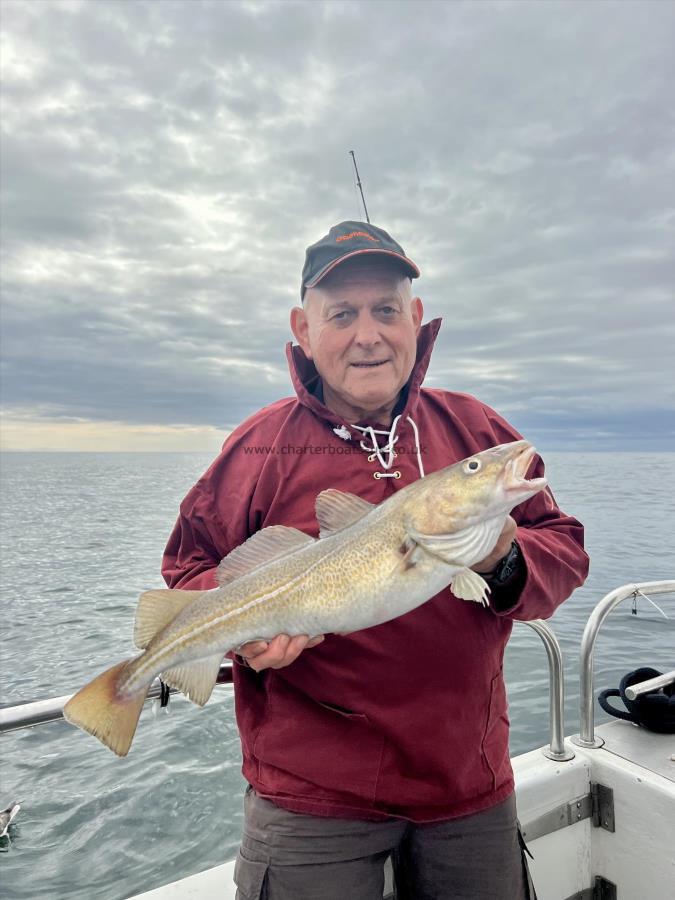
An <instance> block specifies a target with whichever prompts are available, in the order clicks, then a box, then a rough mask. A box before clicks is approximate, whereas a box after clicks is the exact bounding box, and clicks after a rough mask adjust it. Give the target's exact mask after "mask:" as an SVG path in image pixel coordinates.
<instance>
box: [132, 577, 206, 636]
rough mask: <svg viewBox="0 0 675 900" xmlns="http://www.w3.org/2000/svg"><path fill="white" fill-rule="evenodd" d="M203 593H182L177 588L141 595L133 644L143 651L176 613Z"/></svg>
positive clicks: (146, 592) (137, 608)
mask: <svg viewBox="0 0 675 900" xmlns="http://www.w3.org/2000/svg"><path fill="white" fill-rule="evenodd" d="M203 593H204V591H183V590H180V589H178V588H176V589H173V590H172V589H171V588H162V589H160V590H156V591H145V593H143V594H141V596H140V598H139V600H138V606H137V607H136V621H135V623H134V644H136V646H137V647H138V648H139V649H141V650H144V649H145V648H146V647H147V646H148V644H149V643H150V641H151V640H152V639H153V638H154V637H155V635H156V634H159V632H160V631H161V630H162V628H166V626H167V625H168V624H169V622H172V621H173V620H174V619H175V618H176V616H177V615H178V613H180V612H182V611H183V610H184V609H185V607H186V606H189V605H190V603H193V602H194V601H195V600H196V599H197V598H198V597H200V596H201V595H202V594H203Z"/></svg>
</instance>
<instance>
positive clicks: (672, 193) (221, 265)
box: [0, 0, 675, 452]
mask: <svg viewBox="0 0 675 900" xmlns="http://www.w3.org/2000/svg"><path fill="white" fill-rule="evenodd" d="M1 27H2V44H1V47H0V63H1V65H2V79H3V86H2V97H1V101H2V110H1V111H2V136H1V147H0V150H1V153H0V159H1V164H2V173H1V175H2V207H1V209H0V214H1V227H2V232H1V238H2V261H1V262H2V269H1V272H2V276H1V280H2V294H3V301H2V314H1V321H0V325H1V329H2V331H1V340H2V346H1V350H2V370H1V379H2V380H1V390H2V406H3V420H2V425H1V427H0V440H1V446H2V447H3V448H4V449H9V450H181V451H187V450H195V451H210V450H213V451H214V452H217V450H218V449H219V447H220V445H221V443H222V441H223V439H224V437H225V436H226V435H227V433H228V432H229V431H230V430H231V429H232V428H234V427H235V426H236V425H237V424H238V423H239V422H241V421H242V420H243V419H244V418H246V416H248V415H250V414H251V413H253V412H254V411H255V410H257V409H259V408H260V407H261V406H264V405H266V404H268V403H271V402H273V401H274V400H276V399H278V398H280V397H283V396H288V395H289V394H290V393H292V389H291V386H290V380H289V377H288V371H287V367H286V361H285V353H284V345H285V343H286V342H287V341H288V340H289V339H290V337H291V335H290V330H289V326H288V316H289V310H290V309H291V307H292V306H294V305H296V304H297V303H298V301H299V283H300V272H301V269H302V265H303V260H304V252H305V248H306V246H307V245H308V244H310V243H313V242H314V241H316V240H317V239H319V238H320V237H321V236H322V235H323V234H325V233H326V232H327V230H328V228H329V227H330V226H331V225H333V224H335V223H336V222H339V221H342V220H345V219H362V218H363V213H362V211H361V208H360V207H359V201H358V195H357V193H356V188H355V182H354V176H353V170H352V168H351V157H350V156H349V150H351V149H354V150H355V151H356V154H357V160H358V164H359V170H360V173H361V178H362V181H363V184H364V189H365V193H366V201H367V204H368V209H369V213H370V217H371V220H372V221H373V222H374V223H375V224H377V225H379V226H381V227H384V228H386V229H387V230H388V231H389V232H390V233H391V234H392V235H393V236H394V237H395V238H396V239H397V240H398V241H399V242H400V243H401V244H402V245H403V247H404V248H405V250H406V252H407V254H408V255H409V256H410V257H411V258H412V259H413V260H414V261H415V262H416V263H417V264H418V265H419V267H420V269H421V270H422V277H421V278H420V279H419V281H416V282H415V288H416V292H417V293H419V295H420V296H421V297H422V299H423V301H424V304H425V310H426V318H427V319H429V318H434V317H436V316H442V317H443V327H442V329H441V332H440V335H439V338H438V342H437V345H436V350H435V353H434V357H433V360H432V364H431V367H430V369H429V374H428V376H427V381H426V384H427V385H428V386H432V387H440V388H445V389H447V390H458V391H468V392H470V393H472V394H475V395H476V396H478V397H479V398H480V399H481V400H483V401H484V402H486V403H488V404H490V405H491V406H493V407H495V408H496V409H497V410H498V411H499V412H500V413H502V414H503V415H504V416H506V417H507V418H508V419H509V420H510V421H511V422H512V423H513V424H514V425H515V427H516V428H518V429H519V430H520V431H521V432H522V433H523V434H525V436H527V437H528V438H530V439H532V440H534V441H535V442H536V444H537V446H538V447H539V448H540V449H542V448H543V449H551V450H566V449H567V450H579V449H583V450H604V449H607V450H609V449H611V450H616V449H618V450H621V449H630V450H636V449H641V450H667V449H671V450H672V449H675V362H674V360H675V353H674V352H673V347H674V346H675V265H674V256H675V254H674V249H675V104H674V102H673V97H674V96H675V95H674V93H673V88H672V86H673V84H675V54H673V52H672V48H673V43H674V39H675V4H674V3H672V2H638V3H631V2H619V3H613V2H593V3H588V2H574V3H572V2H561V3H558V2H487V0H485V2H467V3H465V2H431V3H426V2H415V3H412V2H404V3H399V2H388V0H372V2H350V0H334V2H325V3H324V2H320V0H310V2H304V0H300V2H294V0H285V2H257V0H256V2H252V0H247V2H241V3H240V2H200V0H189V2H171V0H152V2H142V0H113V2H108V0H96V2H91V0H84V2H80V0H63V2H59V0H25V2H16V0H3V3H2V26H1Z"/></svg>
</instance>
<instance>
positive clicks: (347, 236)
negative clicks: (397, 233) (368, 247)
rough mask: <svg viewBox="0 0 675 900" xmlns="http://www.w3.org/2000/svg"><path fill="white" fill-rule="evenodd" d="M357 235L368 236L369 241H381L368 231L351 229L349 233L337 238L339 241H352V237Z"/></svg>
mask: <svg viewBox="0 0 675 900" xmlns="http://www.w3.org/2000/svg"><path fill="white" fill-rule="evenodd" d="M355 237H364V238H368V240H369V241H375V243H376V244H377V243H379V242H378V239H377V238H376V237H373V236H372V234H368V232H367V231H350V232H349V234H342V235H340V237H337V238H335V240H336V242H337V241H351V239H352V238H355Z"/></svg>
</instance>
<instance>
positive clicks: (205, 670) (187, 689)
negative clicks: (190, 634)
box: [161, 653, 223, 706]
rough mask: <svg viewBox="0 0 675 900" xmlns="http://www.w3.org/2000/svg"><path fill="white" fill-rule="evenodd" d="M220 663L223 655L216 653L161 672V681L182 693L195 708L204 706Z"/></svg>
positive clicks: (216, 676)
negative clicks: (195, 705) (194, 704)
mask: <svg viewBox="0 0 675 900" xmlns="http://www.w3.org/2000/svg"><path fill="white" fill-rule="evenodd" d="M222 661H223V654H222V653H218V654H217V655H215V656H206V657H204V659H196V660H194V661H193V662H189V663H184V664H183V665H182V666H174V667H173V668H172V669H167V670H166V672H162V676H161V677H162V681H165V682H166V683H167V684H168V685H170V686H171V687H172V688H176V690H178V691H182V692H183V693H184V694H185V696H186V697H187V698H188V700H190V701H192V703H196V704H197V706H204V704H205V703H206V701H207V700H208V699H209V697H210V696H211V693H212V691H213V688H214V685H215V683H216V678H218V672H219V671H220V664H221V663H222Z"/></svg>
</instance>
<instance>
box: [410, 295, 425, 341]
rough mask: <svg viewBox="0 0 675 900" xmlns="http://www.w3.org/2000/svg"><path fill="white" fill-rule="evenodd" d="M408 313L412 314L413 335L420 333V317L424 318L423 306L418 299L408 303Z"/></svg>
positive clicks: (415, 298)
mask: <svg viewBox="0 0 675 900" xmlns="http://www.w3.org/2000/svg"><path fill="white" fill-rule="evenodd" d="M410 311H411V313H412V320H413V324H414V325H415V334H419V333H420V328H421V327H422V317H423V316H424V306H423V305H422V301H421V300H420V298H419V297H414V298H413V300H412V301H411V303H410Z"/></svg>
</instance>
